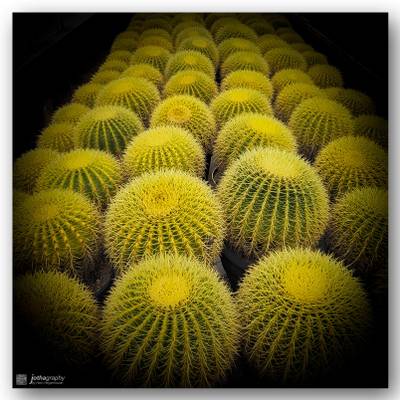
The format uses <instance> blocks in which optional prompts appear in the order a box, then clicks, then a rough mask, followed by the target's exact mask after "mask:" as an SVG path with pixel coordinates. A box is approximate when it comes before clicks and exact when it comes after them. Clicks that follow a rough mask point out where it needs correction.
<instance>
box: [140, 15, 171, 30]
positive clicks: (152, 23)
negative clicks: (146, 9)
mask: <svg viewBox="0 0 400 400" xmlns="http://www.w3.org/2000/svg"><path fill="white" fill-rule="evenodd" d="M148 29H164V30H165V31H167V32H171V30H172V27H171V22H170V20H169V18H165V17H164V16H158V17H155V18H145V19H144V20H143V25H142V30H143V31H146V30H148Z"/></svg>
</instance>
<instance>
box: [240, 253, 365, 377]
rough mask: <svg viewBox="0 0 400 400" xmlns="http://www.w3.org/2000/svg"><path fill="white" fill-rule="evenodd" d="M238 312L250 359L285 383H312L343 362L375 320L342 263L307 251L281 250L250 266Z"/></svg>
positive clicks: (354, 349) (257, 366)
mask: <svg viewBox="0 0 400 400" xmlns="http://www.w3.org/2000/svg"><path fill="white" fill-rule="evenodd" d="M238 309H239V315H240V316H241V325H242V327H243V348H244V353H245V355H246V357H247V358H248V360H249V361H250V363H251V364H252V365H254V366H255V367H256V368H257V370H258V372H259V374H260V375H261V376H267V377H269V378H272V379H274V380H275V381H276V382H279V383H283V382H292V383H295V382H305V381H307V380H308V381H310V382H314V380H315V379H316V378H318V377H321V375H324V374H327V373H328V372H329V371H332V370H333V371H334V370H335V369H336V370H337V369H338V368H340V367H342V366H343V364H344V362H345V361H346V360H347V358H348V359H351V355H354V354H355V353H357V351H359V350H360V349H361V346H362V345H363V343H362V342H363V340H365V339H366V338H367V335H368V330H369V326H370V322H371V312H370V307H369V304H368V300H367V294H366V293H365V291H364V289H363V287H362V285H361V283H360V282H359V281H358V280H357V279H356V278H354V277H353V276H352V274H351V272H350V271H349V270H348V269H347V268H346V267H345V266H344V265H343V264H342V263H341V262H339V261H336V260H335V259H334V258H332V257H330V256H328V255H325V254H323V253H321V252H319V251H312V250H308V249H293V250H286V251H280V252H277V253H274V254H271V255H270V256H268V257H265V258H263V259H261V260H260V261H259V262H258V263H257V264H255V265H254V266H253V267H251V268H250V269H249V270H248V272H247V274H246V276H245V278H244V279H243V281H242V283H241V285H240V288H239V291H238ZM313 379H314V380H313Z"/></svg>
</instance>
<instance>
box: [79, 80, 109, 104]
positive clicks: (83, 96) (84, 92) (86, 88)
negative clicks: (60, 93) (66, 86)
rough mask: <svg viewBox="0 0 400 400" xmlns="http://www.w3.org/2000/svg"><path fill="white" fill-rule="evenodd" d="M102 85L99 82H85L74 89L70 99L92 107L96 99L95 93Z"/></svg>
mask: <svg viewBox="0 0 400 400" xmlns="http://www.w3.org/2000/svg"><path fill="white" fill-rule="evenodd" d="M102 87H103V86H102V85H101V84H100V83H86V84H84V85H81V86H79V87H78V89H76V90H75V92H74V94H73V96H72V101H73V102H74V103H81V104H83V105H85V106H87V107H90V108H92V107H93V106H94V102H95V101H96V97H97V94H98V93H99V91H100V89H101V88H102Z"/></svg>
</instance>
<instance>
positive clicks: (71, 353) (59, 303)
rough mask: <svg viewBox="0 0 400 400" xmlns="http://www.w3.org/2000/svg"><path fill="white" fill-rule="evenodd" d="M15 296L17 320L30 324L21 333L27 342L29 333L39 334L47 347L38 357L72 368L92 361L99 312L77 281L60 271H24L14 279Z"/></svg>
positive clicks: (88, 293) (29, 336)
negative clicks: (25, 272) (29, 272)
mask: <svg viewBox="0 0 400 400" xmlns="http://www.w3.org/2000/svg"><path fill="white" fill-rule="evenodd" d="M14 295H15V310H16V316H17V320H23V322H24V326H25V327H29V328H27V330H26V331H23V332H20V333H21V334H23V335H24V337H25V340H26V342H27V343H30V344H32V342H31V341H32V335H33V336H34V337H40V340H41V341H43V344H44V346H45V347H46V352H43V349H38V350H37V351H38V352H40V351H41V353H40V356H42V357H43V356H44V354H48V355H50V357H52V358H53V360H54V361H55V362H56V363H58V364H59V363H60V362H62V363H63V364H67V365H69V366H75V367H81V366H82V364H83V365H85V364H87V363H88V362H91V361H93V360H94V358H95V356H96V351H97V349H96V345H97V329H98V328H97V326H98V323H99V320H100V318H99V316H100V315H99V314H100V313H99V310H98V306H97V304H96V302H95V299H94V298H93V295H92V293H91V292H90V291H89V290H88V289H87V288H86V287H85V286H84V285H82V284H81V283H80V282H78V280H75V279H72V278H69V277H68V276H66V275H65V274H62V273H60V272H37V273H35V274H26V275H24V276H21V277H19V278H17V279H16V281H15V289H14ZM35 343H36V342H35ZM31 351H36V349H33V350H32V349H31Z"/></svg>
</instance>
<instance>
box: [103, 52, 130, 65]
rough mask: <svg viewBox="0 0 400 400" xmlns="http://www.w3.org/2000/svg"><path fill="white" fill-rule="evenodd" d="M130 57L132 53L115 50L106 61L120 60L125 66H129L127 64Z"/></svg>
mask: <svg viewBox="0 0 400 400" xmlns="http://www.w3.org/2000/svg"><path fill="white" fill-rule="evenodd" d="M131 55H132V53H131V52H130V51H128V50H116V51H113V52H111V53H110V54H109V55H108V56H107V58H106V61H110V60H120V61H123V62H124V63H126V64H129V62H130V60H131Z"/></svg>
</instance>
